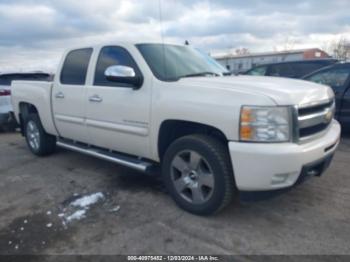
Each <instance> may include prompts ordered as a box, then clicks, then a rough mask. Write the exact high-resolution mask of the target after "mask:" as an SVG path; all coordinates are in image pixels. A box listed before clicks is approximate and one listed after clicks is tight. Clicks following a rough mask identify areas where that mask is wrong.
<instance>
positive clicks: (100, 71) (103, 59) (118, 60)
mask: <svg viewBox="0 0 350 262" xmlns="http://www.w3.org/2000/svg"><path fill="white" fill-rule="evenodd" d="M116 65H120V66H128V67H131V68H133V69H134V71H135V74H136V76H140V75H141V71H140V70H139V68H138V67H137V65H136V62H135V61H134V59H133V58H132V56H131V55H130V54H129V52H128V51H127V50H126V49H125V48H122V47H118V46H106V47H104V48H102V50H101V52H100V55H99V57H98V60H97V65H96V71H95V80H94V85H97V86H118V87H133V86H132V85H131V84H126V83H118V82H115V81H109V80H108V79H107V78H106V76H105V71H106V69H107V68H108V67H110V66H116Z"/></svg>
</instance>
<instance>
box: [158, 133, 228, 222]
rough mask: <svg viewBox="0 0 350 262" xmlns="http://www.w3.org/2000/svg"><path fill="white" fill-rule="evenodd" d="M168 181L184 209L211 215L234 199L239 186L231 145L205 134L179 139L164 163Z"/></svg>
mask: <svg viewBox="0 0 350 262" xmlns="http://www.w3.org/2000/svg"><path fill="white" fill-rule="evenodd" d="M162 174H163V179H164V183H165V185H166V187H167V189H168V191H169V193H170V195H171V196H172V198H173V199H174V200H175V202H176V203H177V205H179V206H180V207H181V208H183V209H185V210H187V211H189V212H191V213H194V214H197V215H210V214H212V213H215V212H217V211H219V210H220V209H222V208H224V207H225V206H226V205H228V204H229V203H230V202H231V199H232V197H233V195H234V191H235V186H234V179H233V171H232V166H231V161H230V158H229V155H228V151H227V148H226V147H225V146H224V145H223V143H221V142H220V141H218V140H216V139H214V138H212V137H209V136H205V135H191V136H186V137H182V138H179V139H178V140H176V141H175V142H174V143H173V144H171V145H170V147H169V148H168V150H167V151H166V153H165V156H164V159H163V165H162Z"/></svg>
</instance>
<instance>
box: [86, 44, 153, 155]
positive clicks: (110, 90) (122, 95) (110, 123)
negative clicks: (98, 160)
mask: <svg viewBox="0 0 350 262" xmlns="http://www.w3.org/2000/svg"><path fill="white" fill-rule="evenodd" d="M115 65H121V66H128V67H131V68H133V69H134V71H135V73H136V75H137V76H140V75H142V74H141V71H140V69H139V67H138V66H137V64H136V62H135V60H134V59H133V57H132V56H131V54H130V53H129V52H128V51H127V50H126V49H125V48H123V47H121V46H105V47H103V48H101V50H100V51H99V54H98V57H97V62H96V68H95V73H94V77H93V79H92V80H91V81H92V83H90V85H88V86H87V96H86V97H87V107H86V110H87V112H86V125H87V129H88V135H89V138H90V144H93V145H95V146H99V147H103V148H108V149H112V150H115V151H118V152H122V153H128V154H132V155H138V156H147V155H148V152H149V122H150V103H151V84H150V80H149V79H147V78H145V79H144V82H143V85H142V86H141V88H139V89H137V90H135V89H134V88H133V86H132V85H130V84H126V83H118V82H114V81H109V80H108V79H107V78H106V76H105V71H106V69H107V68H108V67H110V66H115Z"/></svg>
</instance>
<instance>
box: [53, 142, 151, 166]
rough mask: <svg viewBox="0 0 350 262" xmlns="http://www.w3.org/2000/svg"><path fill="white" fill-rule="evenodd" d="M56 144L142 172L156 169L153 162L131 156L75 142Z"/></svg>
mask: <svg viewBox="0 0 350 262" xmlns="http://www.w3.org/2000/svg"><path fill="white" fill-rule="evenodd" d="M56 144H57V146H59V147H62V148H65V149H68V150H72V151H76V152H79V153H83V154H85V155H89V156H93V157H96V158H100V159H103V160H107V161H109V162H113V163H116V164H119V165H123V166H126V167H130V168H133V169H136V170H139V171H142V172H149V171H150V170H151V169H152V167H154V164H153V163H152V162H146V161H144V160H141V159H138V158H133V157H130V156H125V155H123V154H120V153H116V152H110V151H107V150H103V149H98V148H94V147H89V146H86V145H83V144H80V143H79V144H78V143H74V142H67V141H63V140H58V141H57V143H56Z"/></svg>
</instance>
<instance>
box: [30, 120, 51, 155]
mask: <svg viewBox="0 0 350 262" xmlns="http://www.w3.org/2000/svg"><path fill="white" fill-rule="evenodd" d="M25 136H26V140H27V144H28V147H29V149H30V151H32V153H33V154H35V155H38V156H45V155H49V154H52V153H53V152H54V151H55V148H56V138H55V137H54V136H52V135H49V134H47V133H46V132H45V130H44V128H43V126H42V124H41V121H40V118H39V116H38V115H36V114H31V115H29V116H28V118H27V119H26V122H25Z"/></svg>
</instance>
